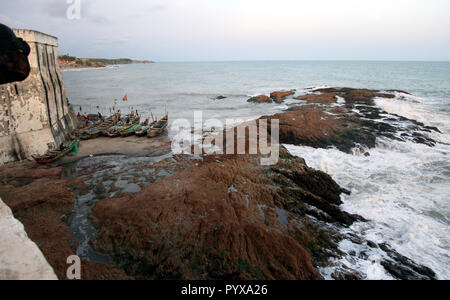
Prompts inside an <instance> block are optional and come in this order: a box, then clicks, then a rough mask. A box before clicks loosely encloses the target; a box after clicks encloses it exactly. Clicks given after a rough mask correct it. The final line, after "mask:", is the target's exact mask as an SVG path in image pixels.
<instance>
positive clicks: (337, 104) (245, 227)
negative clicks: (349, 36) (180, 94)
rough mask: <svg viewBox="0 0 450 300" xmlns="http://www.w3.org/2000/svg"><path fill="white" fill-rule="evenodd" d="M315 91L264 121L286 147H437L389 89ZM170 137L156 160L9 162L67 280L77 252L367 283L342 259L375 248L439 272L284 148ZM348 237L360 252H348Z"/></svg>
mask: <svg viewBox="0 0 450 300" xmlns="http://www.w3.org/2000/svg"><path fill="white" fill-rule="evenodd" d="M311 95H316V96H311ZM311 95H306V96H304V97H302V99H299V100H304V101H306V102H307V103H308V104H301V105H300V106H296V107H293V108H291V109H290V110H288V111H286V112H284V113H282V114H278V115H275V116H267V117H263V118H262V119H268V120H272V119H275V118H278V119H279V120H280V138H281V142H282V143H290V144H296V145H307V146H312V147H317V148H327V147H330V146H334V147H337V148H338V149H340V150H342V151H345V152H351V150H352V149H353V148H354V147H355V146H358V145H363V146H364V147H373V146H374V145H375V140H376V138H377V137H379V136H381V137H391V138H396V139H397V138H398V139H401V140H413V141H416V142H421V143H425V144H427V145H429V146H432V145H433V141H432V140H431V139H430V138H428V137H427V135H426V133H427V132H429V131H436V130H437V129H434V128H430V127H426V126H425V125H424V124H421V123H418V122H416V121H413V120H409V119H406V118H401V117H399V116H395V115H389V114H387V113H386V112H383V111H382V110H381V109H379V108H377V107H376V106H375V105H374V102H373V101H374V98H375V97H387V98H390V96H389V94H388V93H386V94H385V93H382V92H378V91H369V90H354V89H327V90H316V91H314V93H313V94H311ZM266 97H267V96H266ZM267 98H269V97H267ZM341 98H342V99H344V102H342V101H340V100H339V99H341ZM269 100H270V101H272V100H271V99H270V98H269ZM377 116H378V117H377ZM384 119H386V120H387V119H389V120H390V121H389V122H390V123H389V122H388V121H386V122H385V121H383V120H384ZM375 120H376V121H375ZM392 120H395V122H398V124H399V126H393V125H392ZM164 145H165V146H164V147H162V148H163V149H164V151H158V149H157V148H155V149H153V150H152V151H151V153H147V156H146V157H130V156H124V155H115V156H112V155H109V156H98V157H92V158H84V159H82V160H80V161H75V162H70V163H67V164H65V165H64V166H58V165H49V166H44V167H42V166H37V165H35V164H34V163H30V162H28V163H22V164H13V165H8V166H6V167H3V168H1V169H0V196H1V197H2V199H3V200H4V201H5V203H7V204H8V205H9V206H10V207H11V209H12V210H13V212H14V214H15V216H16V217H17V218H18V219H19V220H20V221H21V222H22V223H23V224H24V226H25V229H26V231H27V233H28V235H29V236H30V238H31V239H32V240H33V241H34V242H35V243H36V244H37V245H38V246H39V247H40V249H41V250H42V252H43V253H44V255H45V257H46V258H47V260H48V261H49V263H50V265H51V266H52V267H53V268H54V270H55V272H56V274H57V275H58V277H59V278H60V279H64V278H65V276H66V270H67V264H66V259H67V257H68V256H70V255H73V254H78V255H79V256H81V257H82V258H83V262H82V272H83V274H82V275H83V279H322V278H323V276H325V275H324V273H327V276H325V277H326V278H328V277H329V278H333V279H336V280H361V279H365V277H364V275H363V274H360V273H358V271H356V270H352V269H351V268H349V267H347V266H345V265H338V266H337V265H334V264H333V261H335V260H336V259H338V258H340V257H345V258H346V259H348V260H349V261H351V260H355V259H363V260H370V253H371V251H377V253H381V257H382V260H381V261H379V262H376V263H377V264H379V265H380V266H382V267H383V268H384V269H385V270H386V272H387V273H389V274H390V275H391V276H392V278H394V279H435V274H434V272H433V271H432V270H430V269H429V268H427V267H425V266H420V265H418V264H416V263H414V262H413V261H412V260H410V259H408V258H406V257H404V256H402V255H401V254H399V253H397V252H396V251H395V250H393V249H392V248H391V247H390V246H389V245H388V244H379V245H378V244H377V243H374V242H372V241H366V240H364V239H363V238H361V237H359V236H357V235H355V234H352V233H350V232H349V228H350V226H351V225H352V224H354V223H355V222H369V221H368V220H364V219H363V218H362V217H360V216H357V215H351V214H349V213H347V212H345V211H343V210H342V209H341V208H340V205H341V204H342V201H341V197H340V196H341V195H342V194H348V193H350V192H351V191H347V190H345V189H344V188H343V187H340V186H339V185H338V184H337V183H336V182H335V181H334V180H333V179H332V178H331V177H330V176H329V175H327V174H326V173H324V172H321V171H318V170H315V169H313V168H310V167H308V166H307V165H306V163H305V161H304V160H303V159H301V158H297V157H294V156H292V155H290V154H289V152H287V150H285V149H284V148H283V147H281V148H280V160H279V161H278V163H277V164H276V165H273V166H262V165H261V164H260V160H259V159H260V155H220V156H216V155H197V156H188V155H186V156H177V155H172V154H171V153H168V152H167V148H168V147H167V143H164ZM361 224H364V223H361ZM340 243H350V244H351V245H357V246H358V250H352V251H349V252H348V253H343V252H342V251H341V250H339V244H340ZM327 268H328V269H330V270H331V271H330V272H328V271H327V272H324V271H323V270H324V269H327ZM328 275H329V276H328Z"/></svg>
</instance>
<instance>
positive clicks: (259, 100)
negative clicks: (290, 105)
mask: <svg viewBox="0 0 450 300" xmlns="http://www.w3.org/2000/svg"><path fill="white" fill-rule="evenodd" d="M247 102H253V103H272V102H273V101H272V98H270V97H268V96H266V95H259V96H255V97H252V98H250V99H248V100H247Z"/></svg>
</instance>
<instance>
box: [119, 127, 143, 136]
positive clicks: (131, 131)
mask: <svg viewBox="0 0 450 300" xmlns="http://www.w3.org/2000/svg"><path fill="white" fill-rule="evenodd" d="M141 128H142V126H141V125H139V124H136V125H133V126H131V127H130V128H128V129H125V130H122V131H121V132H120V136H122V137H127V136H131V135H133V134H135V133H136V131H137V130H140V129H141Z"/></svg>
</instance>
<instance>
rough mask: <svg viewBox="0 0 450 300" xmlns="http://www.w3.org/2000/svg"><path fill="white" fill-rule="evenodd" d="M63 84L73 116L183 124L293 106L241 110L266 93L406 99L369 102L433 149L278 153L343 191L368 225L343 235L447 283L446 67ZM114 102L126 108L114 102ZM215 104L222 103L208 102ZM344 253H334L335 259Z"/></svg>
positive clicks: (161, 69) (193, 66)
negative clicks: (422, 132) (419, 133)
mask: <svg viewBox="0 0 450 300" xmlns="http://www.w3.org/2000/svg"><path fill="white" fill-rule="evenodd" d="M63 77H64V81H65V84H66V87H67V92H68V96H69V99H70V102H71V103H72V104H73V105H74V106H75V109H76V110H77V111H79V110H80V107H81V111H83V112H84V111H86V112H88V113H97V112H101V113H102V114H109V109H110V108H111V107H112V106H113V104H114V98H117V99H118V105H119V107H120V109H121V111H122V112H128V111H131V110H132V109H134V110H136V109H137V110H138V111H139V112H140V113H141V114H142V115H144V116H147V115H149V114H150V112H152V113H153V114H154V115H156V116H158V117H160V116H162V115H163V114H164V112H165V111H166V110H167V111H169V113H170V118H171V121H172V120H173V119H177V118H186V119H189V120H192V119H193V116H194V111H202V112H203V116H204V118H217V119H222V120H225V119H239V118H242V119H248V118H256V117H258V116H261V115H269V114H274V113H277V112H281V111H282V110H284V109H286V108H288V107H289V106H290V105H294V104H295V103H296V100H287V101H286V102H285V103H283V104H275V103H274V104H253V103H248V102H247V99H248V98H250V97H251V96H254V95H258V94H269V93H270V92H272V91H276V90H291V89H296V90H297V94H298V95H301V94H303V93H305V92H306V91H307V90H308V88H311V87H320V86H337V87H354V88H370V89H379V90H389V89H398V90H404V91H407V92H409V93H411V94H412V96H411V95H406V94H403V93H397V94H396V98H395V99H381V98H380V99H376V104H377V105H378V106H380V107H381V108H383V109H384V110H385V111H387V112H388V113H394V114H398V115H402V116H405V117H407V118H411V119H415V120H418V121H420V122H423V123H425V125H429V126H436V127H438V128H439V129H440V130H441V131H442V134H439V133H431V135H432V137H433V138H434V139H435V140H437V141H438V143H437V145H436V146H435V147H433V148H431V147H428V146H425V145H422V144H415V143H411V142H407V143H403V142H399V141H393V140H389V139H385V138H380V139H378V140H377V146H376V148H374V149H371V150H369V152H370V156H365V155H363V154H362V153H357V152H355V153H353V154H346V153H343V152H340V151H338V150H336V149H313V148H310V147H299V146H292V145H286V147H287V148H288V150H289V151H291V152H292V153H293V154H295V155H299V156H301V157H303V158H305V159H306V161H307V163H308V164H309V165H310V166H312V167H314V168H317V169H320V170H322V171H325V172H327V173H329V174H330V175H331V176H333V178H334V179H335V180H336V181H337V182H338V183H339V184H340V185H341V186H343V187H345V188H346V189H349V190H351V191H352V194H351V195H350V196H344V197H343V201H344V204H343V209H344V210H346V211H348V212H350V213H356V214H359V215H362V216H363V217H365V218H366V219H369V220H371V222H369V223H356V224H354V225H353V226H352V227H351V228H350V229H349V230H351V231H353V232H356V233H358V234H360V235H363V236H365V237H366V238H367V239H369V240H372V241H374V242H377V243H382V242H388V243H389V244H390V245H392V246H393V247H394V248H395V250H397V251H398V252H399V253H401V254H403V255H405V256H408V257H410V258H411V259H413V260H414V261H416V262H417V263H420V264H423V265H426V266H428V267H430V268H432V269H433V270H434V271H435V272H436V273H437V276H438V278H440V279H450V62H324V61H321V62H301V61H292V62H289V61H283V62H212V63H207V62H205V63H200V62H199V63H156V64H148V65H126V66H120V68H103V69H92V70H79V71H67V72H63ZM124 95H127V96H128V100H129V101H128V102H123V101H122V98H123V96H124ZM217 96H225V97H227V98H226V99H223V100H215V98H216V97H217ZM354 247H357V246H355V245H352V244H349V243H348V242H343V243H341V245H340V248H341V249H342V250H343V251H351V250H354V249H353V248H354ZM374 256H376V254H374ZM372 258H373V257H372ZM374 261H376V259H374ZM344 263H345V264H347V265H349V266H350V267H354V268H356V269H358V270H359V271H360V272H361V273H363V274H364V275H365V278H368V279H388V278H390V276H389V275H388V274H386V272H385V271H384V270H383V268H381V267H380V266H379V264H378V265H377V264H376V262H375V263H374V262H373V261H364V260H362V261H361V260H354V261H350V262H349V261H345V262H344ZM324 273H326V272H324Z"/></svg>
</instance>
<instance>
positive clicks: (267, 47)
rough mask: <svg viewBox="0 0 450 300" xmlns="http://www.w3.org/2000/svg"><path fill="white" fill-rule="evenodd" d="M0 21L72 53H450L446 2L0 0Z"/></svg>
mask: <svg viewBox="0 0 450 300" xmlns="http://www.w3.org/2000/svg"><path fill="white" fill-rule="evenodd" d="M74 1H80V18H79V19H78V18H75V19H72V18H68V15H67V11H68V9H69V8H71V7H74V6H72V5H73V4H76V2H74ZM68 2H70V3H68ZM75 7H76V6H75ZM76 11H77V10H70V12H76ZM70 16H74V14H71V15H70ZM75 16H76V14H75ZM0 23H3V24H6V25H8V26H10V27H14V28H26V29H34V30H38V31H41V32H44V33H48V34H51V35H54V36H56V37H58V38H59V52H60V54H70V55H74V56H78V57H102V58H103V57H104V58H133V59H148V60H155V61H160V62H161V61H240V60H450V1H449V0H395V1H392V0H314V1H313V0H122V1H113V0H13V1H10V0H1V1H0Z"/></svg>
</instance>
